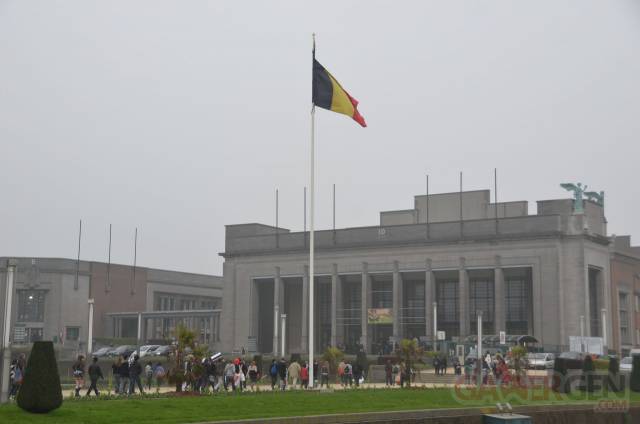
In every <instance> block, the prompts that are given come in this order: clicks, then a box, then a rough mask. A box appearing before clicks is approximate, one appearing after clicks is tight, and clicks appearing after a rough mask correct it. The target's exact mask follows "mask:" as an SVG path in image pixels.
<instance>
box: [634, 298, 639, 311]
mask: <svg viewBox="0 0 640 424" xmlns="http://www.w3.org/2000/svg"><path fill="white" fill-rule="evenodd" d="M635 298H636V312H640V294H637V295H636V296H635Z"/></svg>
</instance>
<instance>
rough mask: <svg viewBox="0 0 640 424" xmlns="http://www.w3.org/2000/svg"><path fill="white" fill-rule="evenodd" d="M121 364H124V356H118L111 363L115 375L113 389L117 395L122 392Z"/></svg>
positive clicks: (112, 373)
mask: <svg viewBox="0 0 640 424" xmlns="http://www.w3.org/2000/svg"><path fill="white" fill-rule="evenodd" d="M120 365H122V357H121V356H118V357H116V360H115V361H113V363H112V364H111V375H112V376H113V391H114V393H115V394H116V395H117V394H118V393H120Z"/></svg>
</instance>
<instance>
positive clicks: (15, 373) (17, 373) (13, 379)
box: [9, 359, 24, 398]
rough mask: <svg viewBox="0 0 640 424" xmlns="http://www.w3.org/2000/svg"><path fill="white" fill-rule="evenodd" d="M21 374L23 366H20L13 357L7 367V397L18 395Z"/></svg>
mask: <svg viewBox="0 0 640 424" xmlns="http://www.w3.org/2000/svg"><path fill="white" fill-rule="evenodd" d="M23 376H24V370H23V368H22V367H21V366H20V363H19V362H18V360H17V359H14V360H13V361H11V368H10V369H9V382H10V386H9V398H12V397H16V396H17V395H18V390H20V385H22V378H23Z"/></svg>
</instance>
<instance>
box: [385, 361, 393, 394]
mask: <svg viewBox="0 0 640 424" xmlns="http://www.w3.org/2000/svg"><path fill="white" fill-rule="evenodd" d="M384 385H385V386H387V387H390V386H393V366H392V365H391V360H390V359H387V363H386V364H384Z"/></svg>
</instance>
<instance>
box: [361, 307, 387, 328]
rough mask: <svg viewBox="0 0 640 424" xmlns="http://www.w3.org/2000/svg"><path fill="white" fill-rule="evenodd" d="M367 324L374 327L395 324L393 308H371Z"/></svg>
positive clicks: (368, 311) (368, 312)
mask: <svg viewBox="0 0 640 424" xmlns="http://www.w3.org/2000/svg"><path fill="white" fill-rule="evenodd" d="M367 323H369V324H373V325H377V324H393V310H392V309H391V308H369V309H368V310H367Z"/></svg>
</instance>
